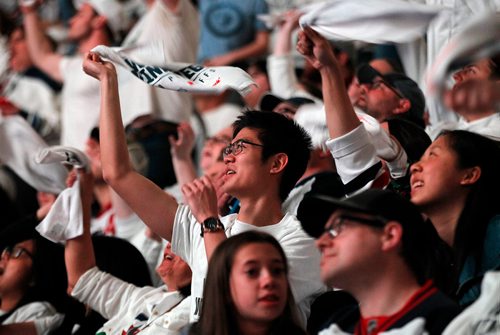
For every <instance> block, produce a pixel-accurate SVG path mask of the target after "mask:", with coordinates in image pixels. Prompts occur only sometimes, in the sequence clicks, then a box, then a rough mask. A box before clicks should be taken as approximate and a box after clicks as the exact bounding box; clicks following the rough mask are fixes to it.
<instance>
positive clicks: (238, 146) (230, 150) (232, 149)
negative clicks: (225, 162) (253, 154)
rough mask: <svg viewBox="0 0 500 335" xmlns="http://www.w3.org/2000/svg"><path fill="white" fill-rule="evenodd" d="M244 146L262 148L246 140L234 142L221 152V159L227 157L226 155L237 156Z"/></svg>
mask: <svg viewBox="0 0 500 335" xmlns="http://www.w3.org/2000/svg"><path fill="white" fill-rule="evenodd" d="M244 144H249V145H254V146H257V147H264V146H263V145H262V144H258V143H253V142H250V141H248V140H244V139H241V140H237V141H236V142H233V143H230V144H229V145H228V146H227V147H225V148H224V150H222V157H224V158H225V157H227V156H228V155H231V154H232V155H234V156H236V155H239V154H240V153H241V152H242V151H243V149H244V148H245V146H244Z"/></svg>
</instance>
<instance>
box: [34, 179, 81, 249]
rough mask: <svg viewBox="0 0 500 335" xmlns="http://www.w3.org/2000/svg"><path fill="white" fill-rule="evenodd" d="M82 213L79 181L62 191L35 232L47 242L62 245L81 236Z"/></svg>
mask: <svg viewBox="0 0 500 335" xmlns="http://www.w3.org/2000/svg"><path fill="white" fill-rule="evenodd" d="M82 213H83V211H82V202H81V200H80V181H79V180H76V181H75V183H74V184H73V186H72V187H70V188H67V189H65V190H64V191H62V192H61V193H60V194H59V196H58V197H57V199H56V201H55V202H54V204H53V205H52V207H51V208H50V211H49V213H48V214H47V216H46V217H45V219H43V220H42V222H40V223H39V224H38V226H36V230H37V231H38V232H39V233H40V235H42V236H43V237H45V238H46V239H48V240H51V241H52V242H55V243H59V242H61V243H64V242H65V241H66V240H69V239H72V238H75V237H77V236H80V235H82V234H83V214H82Z"/></svg>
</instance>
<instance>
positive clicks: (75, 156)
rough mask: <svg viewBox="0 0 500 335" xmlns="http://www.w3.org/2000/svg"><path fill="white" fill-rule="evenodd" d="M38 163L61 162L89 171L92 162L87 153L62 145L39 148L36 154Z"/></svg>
mask: <svg viewBox="0 0 500 335" xmlns="http://www.w3.org/2000/svg"><path fill="white" fill-rule="evenodd" d="M35 161H36V162H37V163H38V164H49V163H61V164H63V165H71V166H73V167H75V168H79V169H85V171H87V172H88V171H89V168H90V163H89V159H88V157H87V155H85V153H83V152H82V151H80V150H78V149H76V148H73V147H67V146H62V145H57V146H52V147H49V148H43V149H41V150H39V151H38V152H37V154H36V156H35Z"/></svg>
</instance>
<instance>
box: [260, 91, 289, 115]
mask: <svg viewBox="0 0 500 335" xmlns="http://www.w3.org/2000/svg"><path fill="white" fill-rule="evenodd" d="M283 101H284V100H283V99H281V98H278V97H277V96H275V95H273V94H270V93H267V94H265V95H264V96H263V97H262V99H260V103H259V106H260V110H261V111H264V112H272V111H273V109H274V108H275V107H276V106H278V105H279V104H280V103H282V102H283Z"/></svg>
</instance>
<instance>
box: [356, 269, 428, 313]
mask: <svg viewBox="0 0 500 335" xmlns="http://www.w3.org/2000/svg"><path fill="white" fill-rule="evenodd" d="M372 279H374V280H371V281H370V284H369V285H365V286H364V287H359V288H358V289H356V290H355V291H356V292H353V295H354V296H355V298H356V300H358V302H359V309H360V312H361V315H362V316H363V317H364V318H367V317H375V316H390V315H393V314H395V313H397V312H398V311H399V310H401V309H402V308H403V307H404V306H405V304H406V303H407V302H408V300H409V299H410V298H411V297H412V295H413V294H415V292H417V291H418V290H419V289H420V285H418V283H417V281H416V279H415V277H414V276H413V274H412V273H411V272H410V271H409V269H408V270H407V271H395V272H392V273H391V272H385V273H384V274H383V275H382V276H380V278H379V280H377V278H372Z"/></svg>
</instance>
